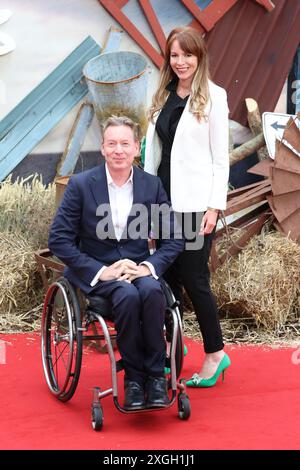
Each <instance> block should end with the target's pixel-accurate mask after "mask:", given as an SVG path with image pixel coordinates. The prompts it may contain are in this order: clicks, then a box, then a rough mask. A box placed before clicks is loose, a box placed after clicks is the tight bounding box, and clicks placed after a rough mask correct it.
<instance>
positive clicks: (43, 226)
mask: <svg viewBox="0 0 300 470" xmlns="http://www.w3.org/2000/svg"><path fill="white" fill-rule="evenodd" d="M54 206H55V187H54V185H49V186H48V187H47V188H46V187H45V186H44V185H43V183H42V180H41V178H40V177H39V176H37V175H34V176H30V177H28V178H26V179H18V180H16V181H15V182H14V183H12V181H11V177H9V178H7V179H6V180H5V181H4V182H2V183H1V184H0V331H5V332H11V331H28V330H32V329H36V328H37V325H38V324H39V322H40V317H41V304H42V299H43V295H44V292H43V288H42V283H41V279H40V275H39V273H38V270H37V265H36V262H35V258H34V255H33V254H34V251H36V250H37V249H39V248H45V247H46V246H47V239H48V232H49V226H50V223H51V220H52V218H53V214H54Z"/></svg>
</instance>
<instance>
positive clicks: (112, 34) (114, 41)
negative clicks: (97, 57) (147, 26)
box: [101, 26, 123, 54]
mask: <svg viewBox="0 0 300 470" xmlns="http://www.w3.org/2000/svg"><path fill="white" fill-rule="evenodd" d="M122 36H123V30H122V29H120V28H116V27H115V26H111V27H110V28H109V30H108V34H107V37H106V39H105V41H104V44H103V49H102V51H101V54H103V53H105V52H114V51H117V50H118V49H119V48H120V44H121V41H122Z"/></svg>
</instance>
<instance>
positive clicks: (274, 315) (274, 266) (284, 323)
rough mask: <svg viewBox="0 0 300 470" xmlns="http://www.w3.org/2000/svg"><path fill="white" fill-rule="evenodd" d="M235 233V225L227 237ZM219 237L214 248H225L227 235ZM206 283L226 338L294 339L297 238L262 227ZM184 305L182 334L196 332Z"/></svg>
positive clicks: (299, 291)
mask: <svg viewBox="0 0 300 470" xmlns="http://www.w3.org/2000/svg"><path fill="white" fill-rule="evenodd" d="M240 235H241V233H238V231H236V233H233V236H232V238H234V237H236V238H238V237H239V236H240ZM221 243H222V245H221V247H220V246H218V248H219V250H220V248H221V250H223V252H224V251H225V250H226V240H224V239H223V240H222V241H221ZM227 243H228V241H227ZM219 253H220V251H219ZM211 285H212V290H213V292H214V294H215V296H216V300H217V303H218V306H219V309H220V312H221V318H222V319H221V326H222V331H223V335H224V339H225V341H226V342H234V343H243V342H247V343H255V344H263V343H271V344H283V343H288V344H294V343H295V342H297V341H298V342H299V334H300V246H299V244H297V243H295V242H293V241H292V240H290V239H288V238H286V237H285V236H283V235H281V234H280V233H278V232H272V231H271V232H263V233H262V234H261V235H258V236H255V237H253V238H252V239H251V240H250V242H249V243H248V245H247V246H246V247H245V248H244V249H243V250H242V251H241V252H240V253H239V254H238V255H237V256H235V257H233V258H229V259H228V260H227V261H226V262H225V263H224V265H223V266H221V267H220V268H218V269H217V271H216V272H215V273H214V274H213V275H212V278H211ZM185 307H186V311H187V313H186V314H185V321H184V329H185V334H186V335H187V336H190V337H192V338H195V339H197V338H201V335H200V333H199V327H198V324H197V321H196V320H195V315H194V313H193V312H192V308H191V304H190V303H189V301H188V299H186V305H185Z"/></svg>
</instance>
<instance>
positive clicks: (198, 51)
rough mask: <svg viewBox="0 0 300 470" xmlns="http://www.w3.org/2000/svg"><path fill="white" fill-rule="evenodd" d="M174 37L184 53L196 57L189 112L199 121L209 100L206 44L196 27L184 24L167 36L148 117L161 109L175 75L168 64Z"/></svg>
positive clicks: (203, 116) (202, 117)
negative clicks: (156, 86) (167, 87)
mask: <svg viewBox="0 0 300 470" xmlns="http://www.w3.org/2000/svg"><path fill="white" fill-rule="evenodd" d="M176 39H177V41H178V42H179V45H180V47H181V49H182V50H183V51H184V52H185V53H188V54H193V55H195V56H196V57H197V58H198V67H197V70H196V73H195V76H194V79H193V82H192V87H191V99H190V112H191V113H193V114H194V115H195V116H196V117H197V119H198V120H199V121H200V120H201V119H206V118H207V116H206V115H205V111H204V110H205V107H206V105H207V104H208V102H209V87H208V79H209V78H210V75H209V69H208V55H207V49H206V44H205V42H204V40H203V39H202V37H201V34H200V33H199V32H198V31H197V30H196V29H194V28H191V27H189V26H186V27H181V28H175V29H173V30H172V31H171V32H170V34H169V36H168V39H167V43H166V50H165V60H164V63H163V66H162V68H161V71H160V79H159V84H158V89H157V91H156V93H155V94H154V96H153V99H152V105H151V107H150V110H149V119H150V120H151V121H152V122H153V118H154V116H155V114H157V113H158V112H159V111H160V110H161V108H162V107H163V105H164V104H165V102H166V100H167V98H168V95H169V91H168V90H166V86H167V85H168V83H169V82H170V81H171V80H172V79H173V78H176V77H177V75H176V74H175V72H173V70H172V68H171V65H170V54H171V47H172V44H173V42H174V41H175V40H176Z"/></svg>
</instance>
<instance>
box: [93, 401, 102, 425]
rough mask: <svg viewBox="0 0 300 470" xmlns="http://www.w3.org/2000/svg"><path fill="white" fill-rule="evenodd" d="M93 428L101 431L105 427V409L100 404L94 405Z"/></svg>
mask: <svg viewBox="0 0 300 470" xmlns="http://www.w3.org/2000/svg"><path fill="white" fill-rule="evenodd" d="M92 427H93V429H94V431H101V429H102V427H103V409H102V406H101V405H100V404H96V405H95V404H94V403H93V405H92Z"/></svg>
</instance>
